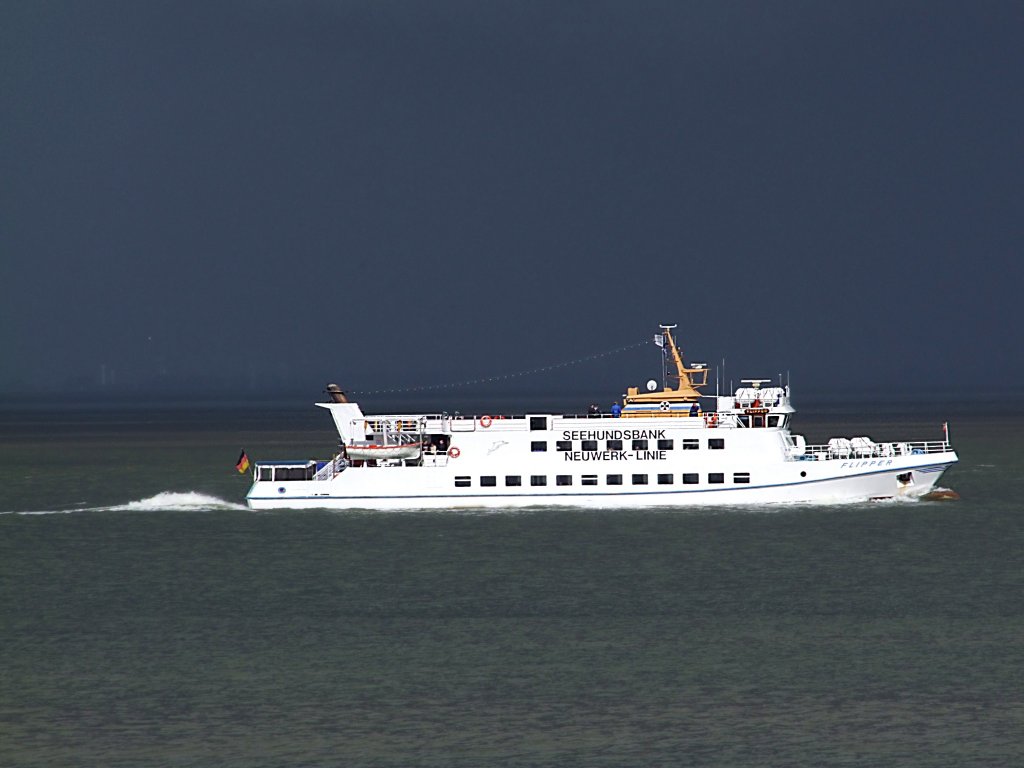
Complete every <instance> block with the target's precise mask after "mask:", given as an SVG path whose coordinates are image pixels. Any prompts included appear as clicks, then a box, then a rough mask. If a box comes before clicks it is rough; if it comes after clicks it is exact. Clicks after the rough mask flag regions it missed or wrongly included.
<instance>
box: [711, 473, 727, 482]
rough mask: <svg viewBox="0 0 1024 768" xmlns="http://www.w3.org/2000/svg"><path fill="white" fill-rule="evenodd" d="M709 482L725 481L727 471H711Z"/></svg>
mask: <svg viewBox="0 0 1024 768" xmlns="http://www.w3.org/2000/svg"><path fill="white" fill-rule="evenodd" d="M708 482H709V483H724V482H725V473H724V472H709V473H708Z"/></svg>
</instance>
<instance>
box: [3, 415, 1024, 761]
mask: <svg viewBox="0 0 1024 768" xmlns="http://www.w3.org/2000/svg"><path fill="white" fill-rule="evenodd" d="M934 410H935V413H932V412H931V410H927V409H922V408H918V409H916V410H912V411H911V412H910V413H909V415H898V414H897V413H896V411H894V410H893V411H875V412H872V411H868V412H863V411H861V412H859V413H858V412H843V411H841V410H837V409H831V410H830V409H826V408H822V409H820V410H819V411H818V412H817V413H809V414H808V413H801V414H798V417H797V418H798V421H797V425H796V426H797V430H798V431H804V432H805V433H807V434H808V437H809V439H812V440H813V439H817V438H822V437H828V436H830V435H833V434H844V435H847V436H851V435H858V434H867V435H870V436H872V437H875V438H876V439H879V440H888V439H896V438H909V439H937V438H938V435H939V434H940V432H939V430H940V429H941V421H942V420H943V419H944V418H946V417H947V414H946V413H945V412H943V409H941V408H938V407H936V408H935V409H934ZM308 411H309V412H308V413H307V412H306V411H298V410H288V409H283V410H282V409H275V408H270V407H268V408H266V409H255V410H253V409H244V410H243V409H238V410H231V409H225V408H219V407H209V408H201V407H198V406H187V407H186V406H182V407H179V408H164V409H156V410H150V409H142V408H135V409H133V408H114V407H108V408H91V409H90V408H80V409H77V410H75V409H72V410H69V411H64V412H61V413H53V412H47V411H42V410H38V409H19V410H6V411H2V412H0V460H2V462H3V466H4V474H3V478H4V480H3V485H2V488H0V643H2V648H3V653H4V659H3V664H2V665H0V765H4V766H7V765H10V766H54V765H62V766H63V765H71V766H77V765H82V766H96V765H103V766H206V765H210V766H232V765H237V766H280V765H303V766H307V765H309V766H317V765H322V766H328V765H347V766H351V765H355V766H360V765H365V766H478V765H502V766H518V765H542V766H545V765H550V766H564V765H588V766H589V765H598V766H600V765H607V766H618V765H694V766H764V765H807V766H812V765H814V766H817V765H843V766H878V765H901V766H903V765H908V766H1004V765H1005V766H1013V765H1021V764H1024V568H1022V567H1021V565H1020V563H1021V553H1022V552H1024V546H1022V545H1024V516H1022V506H1024V505H1022V498H1024V479H1022V473H1021V471H1020V469H1019V468H1020V467H1021V462H1022V459H1024V441H1022V440H1021V438H1020V437H1019V434H1020V428H1021V425H1022V422H1024V419H1022V418H1021V415H1020V414H1019V413H1017V414H1016V415H1012V416H1010V417H1006V416H1005V414H1000V413H999V412H998V410H997V409H988V410H986V409H981V411H980V412H979V411H978V409H973V408H972V409H963V410H962V411H959V412H958V411H956V410H955V409H953V413H950V414H948V417H949V418H950V421H951V432H952V438H953V442H954V445H955V446H956V448H957V450H958V451H959V452H960V455H961V463H960V464H959V465H958V466H956V467H955V468H954V469H952V470H951V471H949V472H948V473H947V474H946V475H945V476H944V477H943V479H942V481H941V485H942V486H944V487H948V488H952V489H954V490H956V491H957V492H958V493H960V494H961V496H962V498H961V500H960V501H956V502H924V501H918V502H902V503H869V504H846V505H838V506H814V505H795V506H776V507H771V506H764V507H737V508H728V509H715V510H713V511H709V510H700V509H679V510H662V511H657V512H652V511H643V512H637V511H629V510H602V511H572V510H556V509H544V508H537V509H532V510H527V511H517V512H511V511H510V512H500V511H498V512H477V513H473V512H459V513H436V512H432V513H425V512H407V513H394V512H392V513H369V512H337V511H335V512H330V511H309V512H295V511H281V512H251V511H248V510H246V509H245V508H244V506H243V500H244V494H245V490H246V481H245V479H244V478H243V477H241V476H239V475H238V474H237V473H236V472H235V471H234V468H233V464H234V461H235V459H236V458H237V455H238V451H239V449H240V448H241V447H243V446H244V447H245V448H246V449H247V451H248V452H249V454H250V456H252V457H253V458H255V459H259V458H288V457H296V456H300V457H305V456H314V455H319V456H324V455H326V454H328V453H329V451H330V448H331V446H332V445H333V442H334V436H333V432H332V427H331V424H330V421H329V419H326V418H325V416H324V414H323V413H322V412H320V411H319V410H316V409H308Z"/></svg>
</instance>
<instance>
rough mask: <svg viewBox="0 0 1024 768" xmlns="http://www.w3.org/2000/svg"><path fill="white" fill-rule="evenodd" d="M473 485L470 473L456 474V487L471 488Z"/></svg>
mask: <svg viewBox="0 0 1024 768" xmlns="http://www.w3.org/2000/svg"><path fill="white" fill-rule="evenodd" d="M470 485H472V481H471V480H470V479H469V476H468V475H456V476H455V487H456V488H469V486H470Z"/></svg>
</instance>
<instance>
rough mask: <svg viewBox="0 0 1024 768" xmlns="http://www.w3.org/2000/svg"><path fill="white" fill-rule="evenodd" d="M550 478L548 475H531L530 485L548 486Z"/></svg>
mask: <svg viewBox="0 0 1024 768" xmlns="http://www.w3.org/2000/svg"><path fill="white" fill-rule="evenodd" d="M547 484H548V478H547V476H546V475H530V485H534V486H537V485H547Z"/></svg>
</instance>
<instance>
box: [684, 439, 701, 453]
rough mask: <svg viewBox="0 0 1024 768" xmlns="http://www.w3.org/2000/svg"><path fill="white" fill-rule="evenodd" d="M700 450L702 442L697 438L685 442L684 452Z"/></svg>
mask: <svg viewBox="0 0 1024 768" xmlns="http://www.w3.org/2000/svg"><path fill="white" fill-rule="evenodd" d="M698 448H700V441H699V440H697V439H696V438H693V439H691V438H686V439H685V440H683V450H684V451H696V450H697V449H698Z"/></svg>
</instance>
